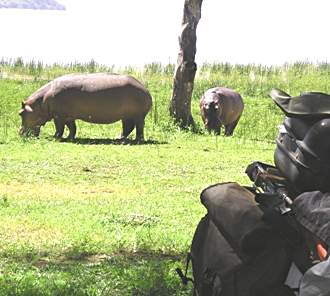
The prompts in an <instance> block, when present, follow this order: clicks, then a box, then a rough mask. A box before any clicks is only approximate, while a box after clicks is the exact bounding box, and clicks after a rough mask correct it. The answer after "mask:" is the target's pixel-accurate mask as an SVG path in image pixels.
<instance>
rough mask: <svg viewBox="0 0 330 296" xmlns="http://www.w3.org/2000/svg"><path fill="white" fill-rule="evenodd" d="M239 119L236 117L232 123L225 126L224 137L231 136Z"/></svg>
mask: <svg viewBox="0 0 330 296" xmlns="http://www.w3.org/2000/svg"><path fill="white" fill-rule="evenodd" d="M239 119H240V117H238V118H237V119H236V120H235V121H234V122H232V123H230V124H228V125H226V126H225V136H232V135H233V132H234V129H235V127H236V125H237V123H238V121H239Z"/></svg>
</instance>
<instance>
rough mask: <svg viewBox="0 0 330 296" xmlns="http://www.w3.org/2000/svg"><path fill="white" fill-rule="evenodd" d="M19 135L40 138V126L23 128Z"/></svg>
mask: <svg viewBox="0 0 330 296" xmlns="http://www.w3.org/2000/svg"><path fill="white" fill-rule="evenodd" d="M19 134H20V135H21V136H25V137H30V136H35V137H38V136H39V134H40V126H35V127H34V128H27V127H23V126H22V127H21V128H20V130H19Z"/></svg>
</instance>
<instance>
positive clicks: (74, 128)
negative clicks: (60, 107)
mask: <svg viewBox="0 0 330 296" xmlns="http://www.w3.org/2000/svg"><path fill="white" fill-rule="evenodd" d="M65 124H66V126H67V127H68V129H69V135H68V139H69V140H74V138H75V136H76V131H77V126H76V122H75V121H74V120H70V121H67V122H66V123H65Z"/></svg>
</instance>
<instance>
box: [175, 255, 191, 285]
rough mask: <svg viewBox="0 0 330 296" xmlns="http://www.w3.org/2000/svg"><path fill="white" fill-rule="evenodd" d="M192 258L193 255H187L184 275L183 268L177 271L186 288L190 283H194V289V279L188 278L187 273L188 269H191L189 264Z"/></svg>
mask: <svg viewBox="0 0 330 296" xmlns="http://www.w3.org/2000/svg"><path fill="white" fill-rule="evenodd" d="M191 259H192V257H191V253H190V252H189V253H187V259H186V269H185V272H184V274H183V272H182V269H181V268H176V269H175V271H176V272H177V274H178V275H179V277H180V279H181V282H182V284H183V285H184V286H187V284H188V282H192V283H193V285H194V287H195V282H194V280H193V279H192V278H190V277H187V273H188V268H189V263H190V261H191Z"/></svg>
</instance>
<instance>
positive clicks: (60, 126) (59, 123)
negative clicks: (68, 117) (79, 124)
mask: <svg viewBox="0 0 330 296" xmlns="http://www.w3.org/2000/svg"><path fill="white" fill-rule="evenodd" d="M54 123H55V129H56V130H55V135H54V137H55V138H56V139H60V138H62V136H63V133H64V125H65V123H64V121H63V120H61V119H59V118H55V119H54Z"/></svg>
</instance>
